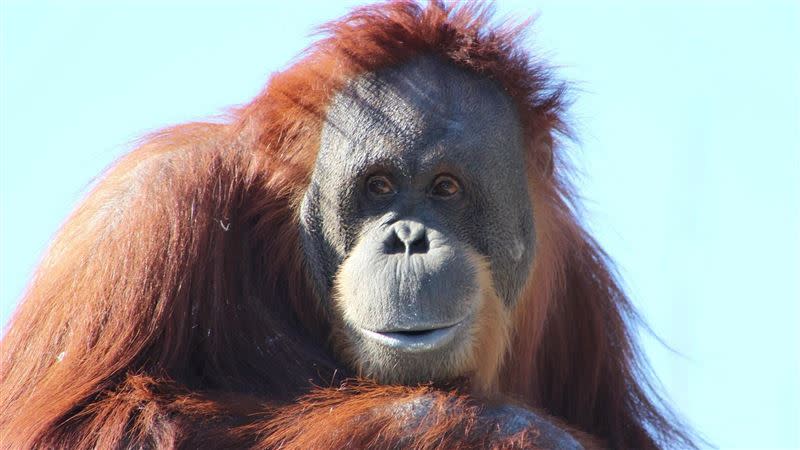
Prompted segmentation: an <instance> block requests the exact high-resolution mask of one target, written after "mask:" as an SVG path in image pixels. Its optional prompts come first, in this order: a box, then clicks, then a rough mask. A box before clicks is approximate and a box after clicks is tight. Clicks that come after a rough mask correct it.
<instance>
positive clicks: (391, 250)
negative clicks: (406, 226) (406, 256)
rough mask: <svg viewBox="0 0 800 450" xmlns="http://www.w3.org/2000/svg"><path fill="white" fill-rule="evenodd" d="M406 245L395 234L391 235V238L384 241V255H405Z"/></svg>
mask: <svg viewBox="0 0 800 450" xmlns="http://www.w3.org/2000/svg"><path fill="white" fill-rule="evenodd" d="M405 252H406V244H405V242H403V241H402V240H401V239H400V237H399V236H397V234H396V233H392V235H391V237H390V238H389V239H388V240H387V241H386V253H388V254H390V255H393V254H395V253H405Z"/></svg>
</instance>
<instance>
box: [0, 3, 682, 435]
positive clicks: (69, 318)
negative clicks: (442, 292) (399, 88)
mask: <svg viewBox="0 0 800 450" xmlns="http://www.w3.org/2000/svg"><path fill="white" fill-rule="evenodd" d="M490 16H491V15H490V9H489V8H487V7H484V6H474V5H473V4H464V5H461V6H458V7H454V6H448V5H445V4H444V3H442V2H437V1H432V2H430V3H429V4H427V5H425V6H422V5H419V4H417V3H416V2H412V1H394V2H389V3H386V4H380V5H377V6H369V7H362V8H358V9H355V10H353V11H352V12H351V13H350V14H348V15H347V16H346V17H344V18H343V19H341V20H338V21H335V22H331V23H329V24H327V25H325V26H323V27H322V28H321V33H322V34H323V35H324V37H323V38H322V39H321V40H320V41H318V42H317V43H316V44H314V45H313V46H311V47H310V48H309V49H307V50H306V52H305V53H304V54H303V56H302V57H301V58H300V59H299V60H298V61H297V62H296V63H294V64H293V65H292V66H291V67H290V68H288V69H287V70H285V71H283V72H280V73H277V74H275V75H274V76H272V77H271V79H270V80H269V83H268V85H267V87H266V88H265V89H264V91H263V92H262V93H261V94H260V95H259V96H258V97H257V98H256V99H255V100H253V101H252V102H251V103H250V104H248V105H247V106H245V107H243V108H241V109H239V110H237V111H235V112H234V113H233V117H232V118H231V120H230V121H229V122H228V123H224V124H200V123H198V124H189V125H183V126H179V127H175V128H172V129H168V130H165V131H163V132H160V133H158V134H156V135H153V136H150V137H149V138H147V139H146V140H144V141H143V144H142V145H141V146H140V147H139V148H138V149H137V150H135V151H134V152H132V153H130V154H129V155H127V156H125V157H124V158H122V159H121V160H120V161H119V162H117V163H116V164H115V165H114V166H113V167H112V168H111V169H110V170H109V171H108V173H107V174H106V175H105V176H104V178H103V180H102V181H101V182H100V183H99V185H98V186H97V187H96V188H95V189H94V190H93V192H92V193H91V194H90V195H89V196H88V198H87V199H86V201H85V202H84V203H83V204H82V205H81V206H80V207H79V208H78V209H77V210H76V211H75V212H74V213H73V215H72V216H71V218H70V219H69V220H68V222H67V223H66V224H65V226H64V227H63V229H62V230H61V231H60V233H59V235H58V237H57V238H56V239H55V241H54V242H53V244H52V246H51V248H50V249H49V251H48V253H47V255H46V257H45V258H44V260H43V261H42V263H41V266H40V267H39V269H38V271H37V273H36V275H35V277H34V279H33V281H32V283H31V285H30V287H29V289H28V290H27V292H26V294H25V296H24V299H23V302H22V304H21V306H20V307H19V309H18V310H17V312H16V314H15V315H14V317H13V319H12V321H11V323H10V325H9V328H8V329H7V332H6V335H5V337H4V338H3V340H2V344H0V353H1V354H2V358H3V364H2V367H0V440H3V441H4V442H11V443H16V444H19V445H22V446H33V445H43V446H48V445H59V446H60V445H67V444H69V445H72V446H95V445H96V446H100V447H106V446H114V445H120V444H125V443H134V442H150V443H152V444H154V445H157V446H162V445H163V446H169V445H178V443H180V442H182V439H187V436H191V435H192V434H193V433H201V432H205V433H211V434H213V435H214V436H216V438H217V439H219V440H218V441H215V442H217V444H219V445H246V444H247V443H253V442H255V441H256V440H257V439H258V438H256V437H253V435H248V434H247V433H248V432H256V433H260V434H258V436H262V437H263V436H264V433H267V435H268V437H267V438H266V439H267V440H265V441H261V442H262V443H265V445H267V444H269V445H273V444H276V443H280V442H284V443H285V442H286V439H288V438H287V437H286V436H289V434H286V436H283V435H281V433H282V431H281V430H284V431H283V432H284V433H300V432H301V431H299V430H300V429H302V428H305V429H314V427H315V426H317V427H322V426H330V425H331V423H333V422H325V420H323V419H322V418H321V417H314V420H311V419H309V420H306V421H305V422H302V421H299V422H295V423H294V424H292V422H291V419H292V418H296V419H297V420H301V419H300V416H301V415H302V414H303V411H304V409H303V408H306V407H307V406H308V404H314V401H317V402H318V403H319V402H320V401H321V400H320V398H327V399H328V400H327V401H328V403H330V402H331V401H333V400H331V399H332V398H334V397H325V396H326V395H327V394H325V391H324V389H323V390H317V391H316V392H317V393H316V394H314V396H312V397H309V398H310V400H309V399H306V400H304V402H306V403H303V405H305V406H304V407H303V408H291V407H287V408H285V409H283V410H282V411H283V413H282V414H283V415H282V418H281V419H280V420H276V419H275V417H276V415H277V414H279V413H277V412H276V411H280V408H281V407H282V406H281V405H285V404H287V403H288V402H290V401H292V399H295V398H296V397H297V396H298V395H301V394H303V393H305V392H309V391H310V390H312V389H313V387H314V386H317V387H318V388H319V387H320V386H322V387H324V386H329V385H333V384H336V383H337V382H338V381H336V380H339V379H341V378H343V377H347V376H352V375H353V374H351V373H348V372H347V370H346V369H344V368H342V367H341V366H340V365H339V364H338V363H337V361H335V360H334V359H333V357H332V356H331V355H330V352H329V351H328V347H327V344H326V336H327V335H328V325H327V323H328V322H327V319H326V317H325V316H324V313H323V312H322V311H321V309H320V308H319V307H318V305H317V304H316V300H315V299H314V295H313V292H311V290H310V288H309V283H308V282H307V280H306V277H305V275H304V269H303V267H304V266H303V265H304V262H303V256H302V254H301V252H300V250H299V244H298V222H297V210H298V204H299V199H300V198H301V196H302V194H303V193H304V191H305V189H306V187H307V185H308V182H309V178H310V174H311V169H312V166H313V164H314V160H315V157H316V150H317V147H318V144H319V134H320V130H321V127H322V124H323V121H324V117H325V111H326V108H327V105H328V104H329V102H330V99H331V97H332V95H333V94H334V93H335V92H336V91H337V90H338V89H340V88H341V87H342V86H343V84H344V83H346V82H347V81H348V80H350V79H352V78H353V77H355V76H357V75H359V74H361V73H364V72H370V71H375V70H378V69H381V68H384V67H389V66H393V65H397V64H401V63H403V62H404V61H407V60H409V59H410V58H413V57H415V56H417V55H423V54H433V55H437V56H439V57H441V58H442V59H443V60H446V61H450V62H451V63H453V64H456V65H458V66H460V67H463V68H465V69H468V70H471V71H474V72H476V73H478V74H481V75H482V76H485V77H487V78H489V79H492V80H495V81H496V82H497V83H498V84H499V85H500V86H501V87H502V88H503V89H504V90H505V92H506V93H507V94H508V95H509V97H510V98H512V99H513V100H514V101H515V103H516V107H517V109H518V112H519V116H520V117H521V119H522V123H523V126H524V130H525V134H526V139H527V142H528V155H527V156H528V172H529V179H530V186H529V187H527V188H529V189H531V191H532V193H533V198H534V214H535V217H536V224H537V229H536V238H537V242H536V246H537V251H536V260H535V264H534V268H533V270H532V275H531V277H530V280H529V283H528V287H527V289H526V291H525V294H524V298H522V299H520V301H519V302H518V306H517V308H516V311H515V312H514V317H515V320H516V323H515V327H516V328H515V329H516V333H515V336H514V339H513V342H512V347H511V349H510V350H509V356H508V358H507V363H506V366H505V368H504V369H503V373H502V375H501V380H500V382H501V387H502V391H503V392H504V394H506V395H507V396H509V397H511V398H513V399H516V400H517V401H521V402H523V403H525V404H527V405H529V406H531V407H534V408H538V409H540V410H542V411H545V412H546V413H548V414H550V415H552V416H555V417H556V418H558V419H559V420H561V421H563V422H565V423H567V424H570V426H572V427H574V428H576V429H579V430H582V431H584V432H586V433H589V434H592V435H595V436H597V437H598V438H600V439H602V440H603V441H604V442H605V443H606V444H607V445H609V446H610V447H613V448H654V447H660V446H663V445H674V444H677V445H680V446H691V445H692V442H691V436H690V435H688V434H687V433H686V432H683V431H682V430H681V428H680V427H679V424H678V422H676V420H675V418H674V417H673V416H672V415H671V414H670V413H669V412H668V409H666V408H665V407H664V406H663V405H662V404H661V403H660V400H659V398H658V396H657V395H656V393H655V392H654V391H653V390H652V389H651V387H650V384H649V383H648V381H647V379H648V378H647V377H646V375H647V374H646V373H645V372H646V370H645V367H646V366H645V365H644V364H643V363H642V362H641V361H642V360H641V359H640V357H639V353H638V350H637V348H636V346H635V344H634V336H633V333H632V331H631V330H632V327H633V326H635V324H636V323H637V317H636V314H635V312H634V310H633V308H632V306H631V304H630V301H629V300H628V298H627V297H626V295H625V294H624V292H623V291H622V290H621V289H620V287H619V284H618V282H617V280H616V277H615V274H614V272H613V270H612V269H611V265H610V263H609V261H608V258H607V256H606V255H605V253H603V251H602V250H601V249H600V248H599V247H598V245H597V243H596V242H595V241H594V240H593V239H592V238H591V237H590V236H589V235H588V234H587V233H586V231H585V230H584V229H583V228H582V227H581V225H580V223H579V221H578V220H577V217H576V213H575V209H576V205H575V203H574V200H573V199H574V195H573V192H572V189H571V187H570V184H569V182H568V176H569V172H568V170H567V167H566V165H565V164H564V161H565V158H564V156H563V155H562V154H561V153H560V148H559V146H558V140H559V138H560V137H564V136H566V135H567V127H566V125H565V122H564V119H563V117H564V114H563V113H564V109H565V103H566V102H565V93H566V92H567V91H566V87H565V85H564V84H563V83H559V82H557V81H554V80H553V79H552V78H551V76H550V70H549V69H548V67H547V66H546V65H545V64H543V63H541V62H540V61H537V60H536V59H535V58H532V57H531V55H529V54H528V53H527V52H525V51H524V50H523V47H522V45H521V40H522V38H523V33H524V30H525V29H526V26H527V24H521V25H518V26H508V25H505V26H497V27H494V26H492V25H491V23H490V18H491V17H490ZM520 188H526V187H520ZM381 389H384V390H381ZM392 389H395V390H397V389H400V388H390V387H385V388H381V387H378V386H374V387H373V389H371V390H370V391H369V392H371V393H370V394H369V395H368V396H367V400H364V397H363V396H362V397H360V398H362V403H361V404H360V405H361V407H365V406H364V405H374V404H376V402H380V401H384V402H385V401H387V400H386V399H387V398H391V395H389V394H391V393H392V392H395V391H392ZM427 389H429V388H427ZM401 391H402V392H405V393H406V394H407V393H408V392H410V391H407V390H406V391H403V390H402V389H400V390H398V391H397V393H396V395H401V393H400V392H401ZM342 392H343V391H341V390H339V391H336V394H335V398H336V399H337V400H336V401H338V402H340V403H342V402H344V404H346V402H347V399H346V398H342V395H343V394H342ZM376 392H379V393H380V394H376ZM406 394H403V395H406ZM331 395H334V394H331ZM308 402H310V403H308ZM321 402H322V403H323V404H325V405H327V404H328V403H325V401H321ZM370 402H372V403H370ZM340 403H337V405H338V404H340ZM345 410H346V408H345ZM270 411H272V412H273V413H274V414H272V413H270ZM350 411H351V414H350V415H349V416H348V415H347V414H344V413H343V414H342V415H341V416H339V417H340V421H341V420H344V419H342V418H343V417H351V416H352V417H355V416H354V415H353V414H352V412H353V411H358V408H356V407H355V406H353V407H352V409H351V410H350ZM454 420H455V419H454ZM258 421H262V422H258ZM289 428H291V430H289V431H286V430H287V429H289ZM208 429H213V430H215V431H213V432H212V431H208ZM225 430H227V431H225ZM254 430H256V431H254ZM320 431H324V430H322V429H320ZM355 433H356V431H355V430H354V431H353V434H354V435H355ZM323 434H324V433H323ZM281 436H283V437H281ZM428 438H430V439H434V437H432V436H429V437H428ZM420 439H422V438H420ZM426 439H427V438H426ZM206 442H214V441H206ZM303 442H307V441H303ZM369 442H373V443H374V441H369ZM420 442H422V441H420ZM431 442H433V441H431Z"/></svg>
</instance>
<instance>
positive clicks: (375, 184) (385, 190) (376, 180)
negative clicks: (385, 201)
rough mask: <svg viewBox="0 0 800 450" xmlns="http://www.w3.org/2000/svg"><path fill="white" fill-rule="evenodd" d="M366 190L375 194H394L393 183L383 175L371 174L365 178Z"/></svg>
mask: <svg viewBox="0 0 800 450" xmlns="http://www.w3.org/2000/svg"><path fill="white" fill-rule="evenodd" d="M367 191H368V192H369V193H370V194H372V195H376V196H381V197H382V196H385V195H391V194H394V192H395V191H394V185H392V182H391V181H389V178H387V177H385V176H384V175H373V176H371V177H369V179H367Z"/></svg>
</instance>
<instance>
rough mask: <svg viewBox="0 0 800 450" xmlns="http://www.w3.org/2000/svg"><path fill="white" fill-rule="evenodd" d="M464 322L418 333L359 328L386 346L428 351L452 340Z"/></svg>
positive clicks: (404, 349) (411, 350) (412, 350)
mask: <svg viewBox="0 0 800 450" xmlns="http://www.w3.org/2000/svg"><path fill="white" fill-rule="evenodd" d="M463 323H464V321H463V320H462V321H461V322H458V323H456V324H454V325H451V326H449V327H444V328H437V329H435V330H430V331H426V332H424V333H418V334H407V333H379V332H377V331H371V330H367V329H364V328H361V329H360V331H361V333H362V334H363V335H364V336H366V337H367V338H369V339H371V340H373V341H376V342H378V343H380V344H382V345H384V346H386V347H389V348H394V349H397V350H403V351H406V352H414V353H421V352H429V351H431V350H436V349H439V348H442V347H444V346H445V345H447V344H448V343H449V342H450V341H452V340H453V338H454V337H455V335H456V334H457V331H458V329H459V328H461V325H462V324H463Z"/></svg>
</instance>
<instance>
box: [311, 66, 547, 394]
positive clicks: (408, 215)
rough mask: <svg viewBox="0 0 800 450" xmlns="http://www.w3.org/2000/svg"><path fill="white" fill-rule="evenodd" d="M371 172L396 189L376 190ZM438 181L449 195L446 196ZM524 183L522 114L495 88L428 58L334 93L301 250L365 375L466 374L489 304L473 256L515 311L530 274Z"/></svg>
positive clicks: (417, 376) (527, 202)
mask: <svg viewBox="0 0 800 450" xmlns="http://www.w3.org/2000/svg"><path fill="white" fill-rule="evenodd" d="M376 175H379V176H382V177H385V178H383V179H385V180H388V182H389V187H390V192H389V193H388V194H384V195H375V194H374V192H373V191H372V190H371V189H370V185H369V180H371V179H372V178H371V177H373V176H376ZM442 175H447V176H449V177H452V179H454V180H455V181H456V183H457V186H458V187H459V188H460V189H459V190H458V192H457V193H456V194H455V195H451V196H445V197H443V196H441V195H438V194H439V193H440V192H441V191H439V190H437V189H436V187H435V186H436V183H437V182H438V181H439V180H441V178H438V177H440V176H442ZM527 186H528V183H527V179H526V173H525V160H524V155H523V136H522V131H521V126H520V123H519V119H518V117H517V113H516V111H515V108H514V106H513V104H512V102H511V100H510V99H509V98H508V97H507V95H505V94H504V93H503V92H502V90H501V89H500V88H499V87H498V86H497V85H496V84H495V83H494V82H492V81H490V80H487V79H484V78H481V77H480V76H478V75H476V74H473V73H470V72H467V71H465V70H463V69H460V68H457V67H455V66H453V65H451V64H449V63H447V62H444V61H441V60H439V59H438V58H435V57H432V56H430V57H420V58H417V59H414V60H412V61H410V62H408V63H406V64H404V65H402V66H399V67H396V68H391V69H387V70H384V71H381V72H378V73H374V74H368V75H365V76H362V77H360V78H358V79H356V80H354V81H353V82H351V83H350V84H349V85H348V86H347V87H346V88H345V89H344V90H343V91H342V92H340V93H339V94H337V95H336V96H335V98H334V100H333V102H332V104H331V105H330V108H329V110H328V113H327V117H326V122H325V125H324V129H323V131H322V136H321V143H320V149H319V153H318V156H317V161H316V166H315V169H314V173H313V176H312V180H311V183H310V186H309V188H308V191H307V192H306V195H305V198H304V200H303V205H302V212H301V226H302V238H303V239H302V242H303V246H304V250H305V254H306V255H307V265H308V270H309V272H310V274H311V277H312V279H313V280H314V283H315V287H316V290H317V293H318V295H319V297H320V300H321V301H322V302H323V306H324V308H325V309H326V310H327V311H328V312H329V313H330V314H333V315H335V316H337V317H342V318H343V321H344V323H345V328H346V334H347V336H348V339H349V340H350V341H351V344H352V346H355V347H356V348H357V349H358V352H360V354H361V355H362V359H366V361H362V363H364V364H365V365H366V367H367V368H368V370H367V371H368V372H370V373H373V374H375V375H376V376H377V377H378V378H381V379H384V380H389V381H406V382H413V381H425V380H429V379H441V378H448V377H453V376H458V375H462V373H459V372H460V371H461V370H462V368H460V367H459V365H458V362H457V360H458V359H459V358H462V359H463V358H464V357H465V356H464V355H466V354H467V353H468V351H469V348H468V347H469V346H471V345H472V340H473V338H474V333H475V323H476V322H475V321H476V315H477V314H478V313H479V305H480V303H481V295H482V293H481V286H480V285H479V280H478V278H479V277H478V272H479V270H480V268H479V265H480V264H478V263H476V261H479V260H484V261H486V262H488V265H489V268H490V270H491V282H492V284H493V288H494V291H495V292H496V296H497V297H499V299H500V301H501V302H502V303H503V307H504V308H507V309H510V308H511V307H512V306H513V305H514V303H515V301H516V299H517V297H518V296H519V294H520V292H521V290H522V288H523V287H524V283H525V280H526V278H527V276H528V273H529V270H530V266H531V261H532V258H533V244H534V224H533V214H532V211H531V200H530V197H529V193H528V189H527ZM337 276H338V277H339V278H338V279H337ZM334 286H337V288H336V289H334ZM334 294H336V296H337V299H334V298H333V296H334ZM335 304H338V305H339V306H338V308H337V307H336V306H335ZM389 368H391V375H388V374H389V370H388V369H389ZM383 369H386V370H383Z"/></svg>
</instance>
